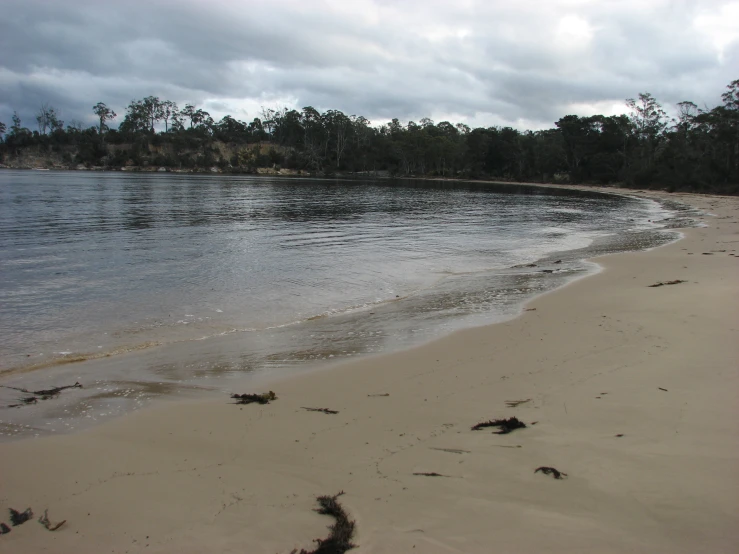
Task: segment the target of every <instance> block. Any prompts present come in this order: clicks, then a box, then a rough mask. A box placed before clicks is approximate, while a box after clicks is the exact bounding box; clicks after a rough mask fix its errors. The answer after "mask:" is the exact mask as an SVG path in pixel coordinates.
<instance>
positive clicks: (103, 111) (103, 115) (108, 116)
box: [80, 102, 117, 136]
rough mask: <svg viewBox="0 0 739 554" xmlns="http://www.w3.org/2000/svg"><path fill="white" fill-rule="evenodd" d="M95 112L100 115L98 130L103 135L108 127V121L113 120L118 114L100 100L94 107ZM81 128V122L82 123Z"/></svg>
mask: <svg viewBox="0 0 739 554" xmlns="http://www.w3.org/2000/svg"><path fill="white" fill-rule="evenodd" d="M92 111H93V113H94V114H95V115H96V116H97V117H98V121H99V124H98V132H99V133H100V135H101V136H102V135H103V133H105V130H106V129H107V128H108V125H107V123H106V122H108V121H112V120H114V119H115V118H116V117H117V114H116V113H115V112H114V111H113V110H111V109H110V108H109V107H108V106H106V105H105V104H104V103H103V102H98V103H97V104H95V105H94V106H93V107H92ZM80 128H81V124H80Z"/></svg>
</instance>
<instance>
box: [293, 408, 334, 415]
mask: <svg viewBox="0 0 739 554" xmlns="http://www.w3.org/2000/svg"><path fill="white" fill-rule="evenodd" d="M301 408H303V409H304V410H308V411H309V412H323V413H324V414H338V413H339V412H338V411H336V410H329V409H328V408H306V407H305V406H301Z"/></svg>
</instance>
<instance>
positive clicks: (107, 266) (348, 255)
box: [0, 171, 667, 430]
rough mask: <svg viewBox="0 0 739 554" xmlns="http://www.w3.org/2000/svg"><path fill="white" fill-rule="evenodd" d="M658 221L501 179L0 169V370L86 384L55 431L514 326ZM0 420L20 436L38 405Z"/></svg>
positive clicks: (595, 199)
mask: <svg viewBox="0 0 739 554" xmlns="http://www.w3.org/2000/svg"><path fill="white" fill-rule="evenodd" d="M666 214H667V212H665V211H664V210H661V209H660V208H659V207H657V206H656V205H655V204H653V203H649V202H645V201H641V200H636V199H631V198H622V197H616V196H603V195H597V194H585V193H575V192H572V191H558V190H555V189H542V188H532V187H518V186H508V185H506V186H503V187H499V188H493V187H489V186H485V187H483V186H481V185H479V184H464V185H461V184H456V185H453V184H449V183H441V182H420V181H410V182H402V183H391V182H387V181H384V182H361V183H358V182H341V181H333V180H331V181H326V180H316V179H300V180H298V179H292V180H286V179H273V178H247V177H227V176H210V175H209V176H193V175H160V174H139V175H131V174H120V173H74V172H70V173H62V172H59V173H57V172H44V173H43V174H39V173H38V172H25V173H23V172H12V171H4V172H0V268H1V269H2V275H3V279H2V280H0V304H1V305H2V315H1V316H0V352H2V362H1V363H2V366H0V369H5V370H8V369H12V368H19V367H33V366H35V367H49V366H52V367H50V368H49V369H45V370H42V371H34V372H26V373H23V374H18V375H16V376H15V377H12V378H11V379H12V380H13V382H22V383H26V384H28V385H29V386H31V383H33V382H39V383H42V384H43V383H48V380H49V378H50V375H53V376H54V380H55V382H57V380H58V382H62V381H63V380H65V379H71V380H72V382H74V381H75V380H80V381H81V382H85V383H86V384H89V385H90V386H88V387H87V388H86V389H84V391H83V392H79V391H75V396H74V398H73V397H72V396H73V395H71V394H70V395H67V397H68V400H60V401H59V402H58V404H59V406H61V409H62V411H63V410H65V409H66V410H67V412H63V413H64V415H59V416H58V417H61V418H62V420H61V421H64V422H65V424H68V425H72V423H70V422H71V421H73V420H75V418H76V419H77V420H79V419H90V418H92V417H95V418H97V417H99V416H100V414H102V413H105V414H107V415H112V414H116V413H119V412H120V411H125V410H126V409H130V408H131V407H136V406H137V405H140V404H142V403H144V402H145V401H147V400H149V399H151V398H154V397H157V396H161V395H172V394H175V393H177V394H180V393H183V394H185V393H186V394H192V393H193V391H201V390H209V389H214V390H222V389H223V388H228V387H229V386H230V383H232V382H235V380H237V379H240V378H242V377H243V375H244V374H251V375H261V374H264V373H265V372H269V371H275V370H278V369H284V368H290V367H303V366H305V365H306V364H310V363H312V362H325V361H327V360H337V359H344V358H347V357H351V356H357V355H363V354H369V353H376V352H385V351H388V350H391V349H397V348H403V347H406V346H408V345H410V344H417V343H419V342H423V341H426V340H429V339H431V338H434V337H437V336H439V335H441V334H443V333H446V332H449V331H452V330H455V329H458V328H461V327H465V326H470V325H478V324H484V323H489V322H493V321H499V320H501V319H504V318H507V317H511V316H513V315H515V314H516V313H517V312H518V310H519V309H520V304H521V302H522V301H523V300H525V299H526V298H530V297H531V296H532V295H534V294H537V293H539V292H542V291H545V290H549V289H551V288H552V287H554V286H557V285H558V284H560V283H563V282H565V281H566V280H568V279H571V278H572V277H573V276H576V275H578V274H583V273H584V272H585V271H587V270H588V269H589V267H590V266H589V265H588V264H584V263H582V262H581V261H580V260H581V258H583V257H585V256H588V255H592V254H593V253H596V252H598V253H600V252H607V251H616V250H618V249H622V248H624V247H627V248H641V247H647V246H652V245H654V244H657V243H659V242H660V241H664V240H666V239H667V235H665V234H664V233H662V232H659V231H656V230H655V227H656V226H655V225H654V224H652V223H650V221H649V220H655V219H660V218H663V217H665V216H666ZM583 249H585V250H583ZM540 259H541V260H542V261H540V262H539V263H538V265H537V267H533V268H532V267H518V268H515V267H514V266H520V265H526V264H529V263H531V262H533V261H534V260H540ZM558 260H561V263H559V264H554V262H555V261H558ZM544 271H547V273H544ZM153 345H161V346H157V347H150V346H153ZM132 351H135V352H132ZM121 352H130V353H128V354H125V355H119V354H120V353H121ZM65 357H67V358H80V357H83V358H87V359H90V360H91V361H88V362H85V363H83V364H79V363H77V364H68V365H62V366H54V364H55V363H56V361H58V360H61V359H64V358H65ZM125 383H128V384H125ZM23 386H25V385H23ZM129 390H130V391H133V392H127V393H126V394H124V393H123V392H121V391H129ZM67 397H65V398H67ZM4 398H5V397H4V396H0V403H3V402H4V400H3V399H4ZM74 405H77V406H78V407H77V408H74V407H73V406H74ZM80 406H82V407H84V408H85V410H83V411H80V410H81V408H80ZM83 412H84V413H83ZM9 413H10V412H5V413H3V412H0V419H2V420H3V421H6V423H7V421H8V418H11V419H14V418H20V419H18V421H21V420H23V419H24V418H26V419H27V421H25V423H23V424H25V425H31V426H32V427H34V428H36V427H38V425H36V423H37V421H36V420H37V419H38V418H46V417H48V415H49V414H50V413H54V414H57V413H58V408H57V407H51V406H50V405H48V403H45V404H44V405H39V406H35V407H31V408H29V409H25V408H24V410H23V413H22V414H21V411H20V410H14V411H12V414H13V415H9ZM17 414H21V415H17ZM93 414H97V415H93ZM88 416H89V417H88ZM18 424H20V423H18ZM75 425H76V424H75ZM49 427H50V428H56V427H58V426H55V425H54V424H52V425H50V426H49ZM42 428H46V427H42ZM67 428H69V427H67ZM60 429H61V428H60ZM62 430H63V429H62Z"/></svg>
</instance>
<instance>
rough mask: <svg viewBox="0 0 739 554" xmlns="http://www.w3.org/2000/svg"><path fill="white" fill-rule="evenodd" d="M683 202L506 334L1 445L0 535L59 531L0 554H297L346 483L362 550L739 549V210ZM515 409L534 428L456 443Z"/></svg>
mask: <svg viewBox="0 0 739 554" xmlns="http://www.w3.org/2000/svg"><path fill="white" fill-rule="evenodd" d="M676 199H680V200H683V201H686V202H688V203H692V204H694V205H696V206H698V207H701V208H704V209H707V210H708V211H710V212H712V213H713V214H716V216H715V217H710V216H709V217H706V218H704V219H705V221H706V222H707V223H708V225H709V226H708V227H705V228H698V229H688V230H686V231H685V234H686V237H685V238H684V239H683V240H681V241H679V242H676V243H673V244H671V245H668V246H666V247H662V248H659V249H656V250H653V251H650V252H638V253H628V254H619V255H615V256H609V257H605V258H601V259H599V260H598V263H599V264H601V265H602V266H603V267H604V271H602V272H601V273H599V274H597V275H595V276H592V277H589V278H587V279H583V280H580V281H577V282H576V283H573V284H571V285H569V286H567V287H565V288H563V289H560V290H558V291H555V292H554V293H551V294H548V295H545V296H542V297H540V298H538V299H537V300H536V301H534V302H533V303H531V304H530V305H529V306H528V307H529V308H530V309H531V311H527V312H525V314H524V315H523V316H521V317H519V318H517V319H515V320H513V321H509V322H506V323H502V324H498V325H493V326H490V327H484V328H478V329H472V330H467V331H463V332H459V333H456V334H454V335H451V336H449V337H446V338H444V339H441V340H438V341H436V342H433V343H431V344H429V345H426V346H423V347H421V348H416V349H413V350H409V351H406V352H402V353H398V354H393V355H389V356H384V357H377V358H371V359H366V360H358V361H356V362H353V363H347V364H342V365H341V366H337V367H332V368H330V369H327V370H325V371H320V372H316V373H311V374H309V375H304V376H300V377H294V378H292V379H290V380H287V381H284V382H281V383H276V384H275V385H274V386H273V387H272V388H273V389H274V390H275V391H276V392H277V395H278V397H279V399H278V400H277V401H275V402H273V403H271V404H269V405H266V406H258V405H250V406H243V407H241V406H236V405H233V404H230V403H228V402H227V399H224V401H223V402H212V401H208V402H197V403H192V402H189V403H177V404H172V405H165V406H160V407H157V408H153V409H150V410H146V411H143V412H140V413H136V414H133V415H131V416H127V417H125V418H122V419H120V420H117V421H114V422H112V423H109V424H105V425H103V426H100V427H97V428H95V429H92V430H89V431H86V432H83V433H79V434H76V435H68V436H62V437H51V438H44V439H38V440H25V441H20V442H15V443H9V444H0V476H1V477H0V479H1V480H0V510H1V511H0V521H2V520H3V518H4V520H5V521H7V518H6V517H5V515H4V514H7V512H6V510H7V508H8V507H13V508H16V509H19V510H22V509H25V508H26V507H28V506H32V507H33V508H34V510H35V511H36V512H37V513H42V512H43V510H44V509H46V508H48V509H49V515H50V517H51V519H52V520H61V519H66V520H67V524H66V525H65V526H64V527H62V528H61V529H60V530H59V531H57V532H54V533H50V532H48V531H46V530H45V529H44V528H43V527H42V526H41V525H39V524H38V523H36V522H35V521H32V522H28V523H25V524H24V525H22V526H20V527H17V528H13V531H12V532H11V533H10V534H7V535H3V536H0V552H45V551H48V552H59V553H67V552H69V553H73V552H74V553H87V552H90V553H92V552H94V553H98V552H130V553H133V552H160V553H165V552H183V553H190V552H192V553H196V552H198V553H199V552H219V553H220V552H240V553H241V552H250V553H251V552H265V553H274V552H285V553H287V552H290V551H291V550H292V549H293V548H298V549H299V548H306V549H309V548H312V547H313V546H314V545H313V544H312V540H313V539H315V538H318V537H324V536H325V535H326V526H327V525H328V524H330V523H331V520H330V519H329V518H327V517H325V516H320V515H318V514H317V513H315V512H314V511H312V510H313V508H314V507H315V506H316V504H315V497H316V496H318V495H322V494H335V493H337V492H338V491H340V490H344V491H346V495H345V496H343V497H342V502H343V504H344V506H345V508H346V509H347V510H348V512H349V513H350V515H351V517H353V518H355V519H356V522H357V528H358V533H357V536H356V538H355V542H357V544H358V545H359V548H358V549H357V550H355V552H393V553H395V552H411V551H414V552H424V553H433V552H440V553H441V552H444V553H448V552H578V551H582V552H649V553H655V552H665V553H667V552H670V553H673V552H685V553H688V552H690V553H694V552H733V551H735V548H736V545H737V544H739V528H737V525H736V523H737V521H739V443H738V442H737V436H739V417H737V416H738V415H739V407H738V405H737V401H736V395H737V390H739V370H738V368H737V366H738V364H737V360H738V359H739V341H737V339H738V338H739V333H738V332H737V331H738V330H739V318H738V317H737V313H738V312H737V308H738V307H739V280H738V279H737V276H739V272H738V269H739V252H738V250H739V219H737V217H738V216H739V200H738V199H736V198H718V197H696V196H690V195H680V196H677V197H676ZM704 253H705V254H704ZM674 279H680V280H684V281H685V282H684V283H680V284H677V285H672V286H662V287H657V288H651V287H649V285H652V284H654V283H656V282H660V281H669V280H674ZM240 392H244V391H240ZM253 392H260V391H253ZM384 394H389V396H379V395H384ZM526 399H530V400H529V401H528V402H526V403H523V404H521V405H519V406H518V407H515V408H511V407H507V405H506V401H512V400H526ZM302 407H317V408H331V409H333V410H338V411H339V413H338V414H324V413H320V412H309V411H305V410H303V409H301V408H302ZM513 415H515V416H517V417H519V418H520V419H521V420H523V421H525V422H527V423H529V424H531V423H532V422H537V423H536V424H535V425H529V427H528V428H526V429H521V430H517V431H514V432H513V433H511V434H509V435H494V434H491V433H490V432H489V431H476V432H474V431H471V430H470V426H471V425H473V424H475V423H477V422H478V421H481V420H486V419H490V418H498V417H509V416H513ZM618 435H622V436H618ZM539 466H553V467H556V468H558V469H559V470H561V471H564V472H566V473H567V474H568V478H567V479H565V480H555V479H553V478H551V477H549V476H546V475H542V474H541V473H537V474H535V473H534V470H535V469H536V468H537V467H539ZM423 472H427V473H438V474H441V475H443V476H442V477H425V476H419V475H414V473H423ZM414 548H415V550H414Z"/></svg>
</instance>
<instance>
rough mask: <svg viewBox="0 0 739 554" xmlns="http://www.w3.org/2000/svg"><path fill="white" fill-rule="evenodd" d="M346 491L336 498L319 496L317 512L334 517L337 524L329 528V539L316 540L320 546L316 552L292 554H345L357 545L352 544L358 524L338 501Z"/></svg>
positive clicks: (294, 553) (296, 553)
mask: <svg viewBox="0 0 739 554" xmlns="http://www.w3.org/2000/svg"><path fill="white" fill-rule="evenodd" d="M342 494H344V491H341V492H340V493H339V494H337V495H335V496H319V497H318V498H317V499H316V500H318V504H319V505H320V506H321V507H320V508H316V512H318V513H319V514H321V515H324V516H331V517H333V518H334V519H335V520H336V522H335V523H334V524H333V525H331V526H330V527H329V534H328V537H326V538H325V539H316V540H315V542H316V543H317V544H318V546H317V547H316V548H315V549H314V550H305V549H301V550H300V552H298V551H297V550H293V551H292V552H291V553H290V554H344V553H345V552H347V551H348V550H351V549H352V548H355V547H356V546H357V545H356V544H354V543H352V538H353V537H354V530H355V527H356V524H355V522H354V521H351V520H350V519H349V515H348V514H347V513H346V511H345V510H344V508H343V507H342V505H341V504H339V502H338V501H337V500H336V499H337V498H339V497H340V496H341V495H342Z"/></svg>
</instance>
